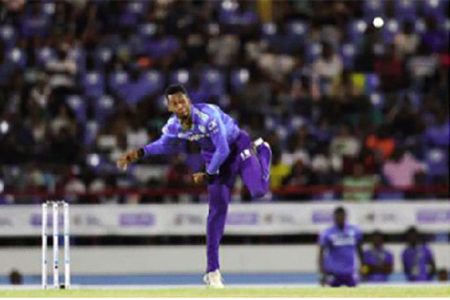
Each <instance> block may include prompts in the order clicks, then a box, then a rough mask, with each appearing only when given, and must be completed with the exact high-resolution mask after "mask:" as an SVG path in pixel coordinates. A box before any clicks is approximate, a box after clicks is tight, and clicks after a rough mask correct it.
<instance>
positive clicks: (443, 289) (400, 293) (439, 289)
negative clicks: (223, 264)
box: [0, 285, 450, 298]
mask: <svg viewBox="0 0 450 300" xmlns="http://www.w3.org/2000/svg"><path fill="white" fill-rule="evenodd" d="M0 297H45V298H49V297H79V298H82V297H95V298H99V297H121V298H122V297H123V298H126V297H195V298H199V297H200V298H201V297H258V298H261V297H450V286H449V285H447V286H428V287H427V286H379V287H377V286H362V287H358V288H321V287H292V288H290V287H285V288H281V287H280V288H267V287H262V288H234V287H233V288H226V289H224V290H212V289H207V288H172V289H169V288H167V289H137V290H131V289H117V290H114V289H92V290H90V289H73V290H45V291H44V290H0Z"/></svg>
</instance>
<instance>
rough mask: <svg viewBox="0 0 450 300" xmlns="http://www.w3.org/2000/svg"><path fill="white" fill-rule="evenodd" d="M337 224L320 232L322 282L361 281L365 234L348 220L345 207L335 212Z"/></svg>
mask: <svg viewBox="0 0 450 300" xmlns="http://www.w3.org/2000/svg"><path fill="white" fill-rule="evenodd" d="M333 217H334V218H333V222H334V225H333V226H331V227H329V228H327V229H326V230H325V231H323V232H322V233H321V234H320V238H319V246H320V249H319V271H320V274H321V276H322V279H321V283H322V284H323V285H329V286H331V287H339V286H342V285H345V286H349V287H354V286H356V285H357V284H358V279H357V261H356V256H358V258H359V261H360V262H361V263H362V261H363V259H362V258H363V250H362V247H361V245H362V234H361V231H360V230H359V228H358V227H356V226H354V225H351V224H348V223H347V214H346V212H345V209H344V208H343V207H338V208H336V209H335V210H334V213H333Z"/></svg>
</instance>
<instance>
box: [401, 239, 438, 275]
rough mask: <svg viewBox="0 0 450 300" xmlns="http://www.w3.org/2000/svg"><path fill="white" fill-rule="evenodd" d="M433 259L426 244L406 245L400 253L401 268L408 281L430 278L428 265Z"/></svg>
mask: <svg viewBox="0 0 450 300" xmlns="http://www.w3.org/2000/svg"><path fill="white" fill-rule="evenodd" d="M432 261H433V253H432V252H431V250H430V248H428V247H427V246H426V245H417V246H416V247H411V246H410V247H407V248H406V249H405V250H403V253H402V262H403V268H404V270H405V273H406V274H405V275H406V277H407V279H408V280H409V281H428V280H431V279H432V278H431V276H430V274H429V273H430V272H429V270H428V266H429V265H430V264H431V262H432Z"/></svg>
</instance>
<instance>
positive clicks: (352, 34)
mask: <svg viewBox="0 0 450 300" xmlns="http://www.w3.org/2000/svg"><path fill="white" fill-rule="evenodd" d="M368 22H372V19H371V20H369V21H367V22H366V21H364V20H361V19H359V20H353V21H351V22H349V23H348V25H347V30H346V31H347V37H348V41H349V42H351V43H354V44H355V43H357V42H360V39H361V37H362V36H363V34H364V32H365V31H366V29H367V26H368Z"/></svg>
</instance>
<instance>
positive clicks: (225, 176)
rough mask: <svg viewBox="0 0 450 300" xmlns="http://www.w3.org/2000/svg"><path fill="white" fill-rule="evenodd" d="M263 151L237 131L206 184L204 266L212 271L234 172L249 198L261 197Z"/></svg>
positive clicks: (216, 263)
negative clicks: (219, 166) (254, 146)
mask: <svg viewBox="0 0 450 300" xmlns="http://www.w3.org/2000/svg"><path fill="white" fill-rule="evenodd" d="M268 156H270V155H268V154H267V153H264V152H261V153H260V151H257V153H255V152H254V151H253V150H252V140H251V138H250V136H249V135H248V133H247V132H245V131H241V132H240V134H239V136H238V137H237V139H236V141H235V142H234V143H233V144H231V145H230V154H229V156H228V157H227V159H226V160H225V161H224V162H223V164H222V166H221V168H220V171H219V174H218V175H216V176H215V177H214V178H213V180H212V181H211V182H210V183H209V185H208V202H209V212H208V223H207V229H206V234H207V236H206V244H207V248H206V252H207V260H208V262H207V269H206V272H212V271H215V270H217V269H219V268H220V265H219V245H220V240H221V239H222V236H223V232H224V228H225V220H226V217H227V211H228V204H229V203H230V200H231V192H232V190H233V186H234V183H235V181H236V178H237V176H238V175H240V176H241V179H242V181H243V183H244V184H245V186H246V187H247V188H248V190H249V191H250V194H251V196H252V198H259V197H262V196H264V195H265V194H266V193H267V192H268V191H269V178H268V176H264V174H268V168H269V167H270V166H268V165H269V163H270V157H268Z"/></svg>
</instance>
